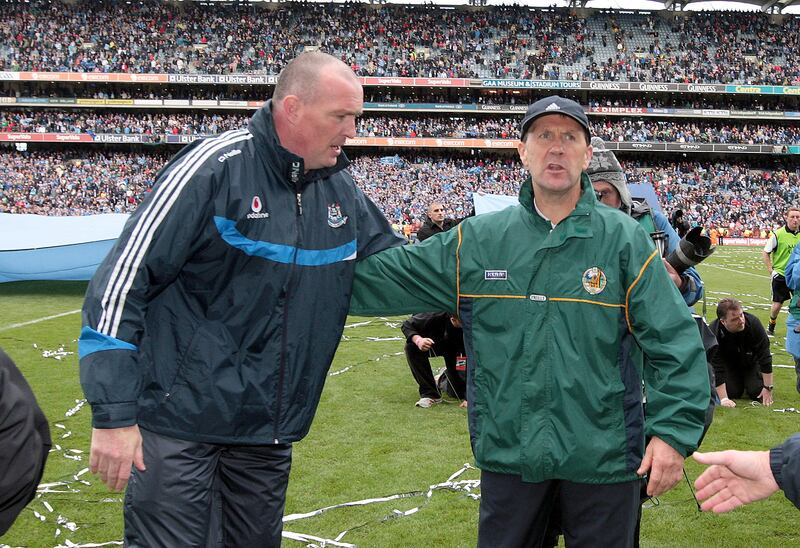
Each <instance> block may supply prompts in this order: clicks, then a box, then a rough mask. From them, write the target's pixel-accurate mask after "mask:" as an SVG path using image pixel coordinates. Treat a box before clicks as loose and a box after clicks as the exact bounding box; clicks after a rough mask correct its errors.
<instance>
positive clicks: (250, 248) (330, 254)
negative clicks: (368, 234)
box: [214, 217, 358, 266]
mask: <svg viewBox="0 0 800 548" xmlns="http://www.w3.org/2000/svg"><path fill="white" fill-rule="evenodd" d="M214 223H215V224H216V225H217V230H218V231H219V234H220V236H222V239H223V240H224V241H225V242H227V243H228V244H230V245H231V246H233V247H235V248H236V249H239V250H241V251H243V252H244V253H246V254H248V255H250V256H253V257H261V258H263V259H267V260H270V261H274V262H276V263H285V264H291V263H295V264H299V265H302V266H323V265H329V264H333V263H338V262H341V261H352V260H355V258H356V251H357V249H358V247H357V242H356V240H352V241H350V242H347V243H346V244H344V245H340V246H339V247H333V248H331V249H300V248H297V247H294V246H291V245H284V244H274V243H271V242H263V241H259V240H251V239H250V238H247V237H245V236H244V235H243V234H242V233H241V232H239V231H238V230H236V223H235V222H234V221H231V220H230V219H226V218H225V217H214Z"/></svg>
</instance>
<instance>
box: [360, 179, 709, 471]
mask: <svg viewBox="0 0 800 548" xmlns="http://www.w3.org/2000/svg"><path fill="white" fill-rule="evenodd" d="M591 188H592V187H591V184H590V183H589V180H588V178H587V177H586V176H585V175H584V176H583V177H582V194H581V198H580V200H579V201H578V204H577V206H576V208H575V209H574V210H573V211H572V213H571V214H570V215H569V216H568V217H567V218H566V219H564V220H563V221H562V222H560V223H559V224H558V225H557V226H556V227H555V228H552V226H551V224H550V222H549V221H546V220H545V219H543V218H542V217H541V216H539V215H538V214H537V213H536V212H535V211H534V208H533V200H532V186H531V182H530V180H528V181H527V182H526V183H524V185H523V187H522V189H521V191H520V205H518V206H514V207H509V208H507V209H505V210H502V211H498V212H494V213H489V214H484V215H480V216H478V217H474V218H470V219H467V220H465V221H464V222H463V223H461V224H460V225H459V226H458V227H456V228H454V229H452V230H450V231H448V232H445V233H442V234H438V235H436V236H433V237H432V238H430V239H428V240H426V241H425V242H423V243H422V244H419V245H415V246H404V247H402V248H394V249H389V250H386V251H382V252H380V253H377V254H375V255H373V256H371V257H369V258H367V259H366V260H364V261H362V262H360V263H359V264H358V265H357V266H356V276H355V282H354V288H353V296H352V300H351V308H350V312H351V313H352V314H360V315H383V314H401V313H411V312H424V311H447V312H452V313H457V314H458V315H459V316H460V317H461V321H462V324H463V327H464V337H465V346H466V348H467V354H468V360H467V363H468V364H469V366H468V367H469V371H468V389H467V398H468V400H469V404H470V405H469V425H470V436H471V438H472V445H473V451H474V454H475V460H476V464H477V465H478V467H480V468H481V469H484V470H489V471H492V472H497V473H505V474H517V475H520V476H521V477H522V479H523V481H528V482H539V481H544V480H548V479H566V480H570V481H575V482H581V483H617V482H622V481H628V480H633V479H635V478H636V477H637V475H636V470H637V468H638V467H639V466H640V464H641V461H642V457H643V454H644V443H645V437H646V436H658V437H659V438H661V439H662V440H663V441H665V442H667V443H668V444H670V445H671V446H672V447H673V448H675V449H676V450H677V451H678V452H679V453H681V455H683V456H686V455H688V454H689V453H691V452H692V451H693V450H694V449H696V447H697V443H698V440H699V439H700V436H701V434H702V431H703V421H704V416H705V411H706V407H707V405H708V400H709V397H710V386H709V382H708V373H707V365H706V362H705V353H704V351H703V346H702V343H701V340H700V336H699V333H698V331H697V326H696V324H695V322H694V320H692V318H691V315H690V311H689V309H688V308H687V307H686V305H685V303H684V301H683V299H682V298H681V295H680V293H679V292H678V290H677V288H676V287H675V285H674V284H673V283H672V281H671V280H670V278H669V276H668V274H667V272H666V269H665V268H664V267H663V265H661V264H659V263H660V262H661V259H660V257H659V256H658V254H657V252H656V250H655V247H654V246H653V243H652V241H651V239H650V237H649V235H648V234H647V233H646V232H645V231H644V229H642V228H641V227H640V226H639V224H638V223H636V221H634V220H633V219H631V218H630V217H628V216H626V215H624V214H623V213H621V212H619V211H616V210H614V209H612V208H609V207H606V206H604V205H602V204H599V203H598V202H597V200H596V198H595V196H594V193H593V192H592V191H591ZM644 355H646V356H647V358H648V359H647V360H644V359H643V356H644ZM645 364H646V365H645ZM643 383H644V388H645V392H646V394H647V413H646V416H645V410H644V406H643V393H642V384H643Z"/></svg>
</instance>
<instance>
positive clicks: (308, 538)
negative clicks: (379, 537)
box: [282, 531, 356, 548]
mask: <svg viewBox="0 0 800 548" xmlns="http://www.w3.org/2000/svg"><path fill="white" fill-rule="evenodd" d="M282 536H283V538H288V539H290V540H297V541H300V542H305V543H309V542H315V543H319V544H310V545H309V544H307V545H309V546H342V547H345V548H356V545H355V544H348V543H346V542H339V541H337V540H331V539H325V538H322V537H315V536H314V535H306V534H303V533H293V532H291V531H283V533H282Z"/></svg>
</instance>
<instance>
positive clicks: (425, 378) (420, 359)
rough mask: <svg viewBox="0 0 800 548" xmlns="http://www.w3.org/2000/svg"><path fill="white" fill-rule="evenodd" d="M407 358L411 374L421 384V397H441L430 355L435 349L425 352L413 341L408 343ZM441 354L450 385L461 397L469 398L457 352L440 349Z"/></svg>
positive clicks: (463, 398)
mask: <svg viewBox="0 0 800 548" xmlns="http://www.w3.org/2000/svg"><path fill="white" fill-rule="evenodd" d="M405 351H406V360H408V367H409V368H411V374H412V375H413V376H414V380H415V381H417V384H418V385H419V396H420V398H433V399H436V398H441V397H442V395H441V393H440V392H439V388H438V387H437V386H436V381H435V380H434V378H433V371H432V370H431V360H430V355H431V352H432V351H433V349H431V350H430V351H428V352H423V351H422V350H420V349H419V348H417V345H416V344H414V343H412V342H407V343H406V348H405ZM434 355H439V356H442V357H443V358H444V366H445V368H446V370H445V371H446V372H445V374H446V375H447V380H448V381H449V382H450V386H452V387H453V390H454V391H455V393H456V395H457V397H458V398H459V399H462V400H465V399H467V387H466V385H465V384H464V381H463V380H462V379H461V376H460V375H459V374H458V371H457V370H456V353H455V352H452V351H450V349H447V348H445V349H440V353H439V354H434Z"/></svg>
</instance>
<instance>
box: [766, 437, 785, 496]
mask: <svg viewBox="0 0 800 548" xmlns="http://www.w3.org/2000/svg"><path fill="white" fill-rule="evenodd" d="M769 468H770V470H772V475H773V477H774V478H775V483H777V484H778V487H780V488H781V490H783V477H782V476H783V474H782V470H783V445H779V446H778V447H773V448H772V449H770V451H769Z"/></svg>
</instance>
